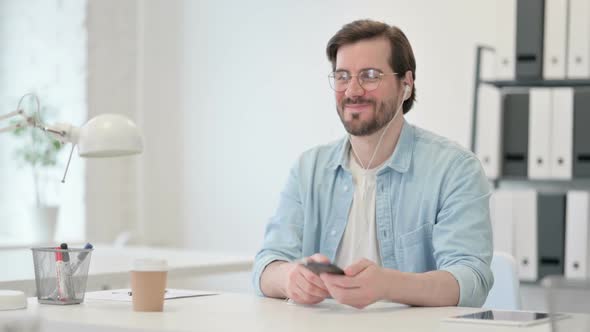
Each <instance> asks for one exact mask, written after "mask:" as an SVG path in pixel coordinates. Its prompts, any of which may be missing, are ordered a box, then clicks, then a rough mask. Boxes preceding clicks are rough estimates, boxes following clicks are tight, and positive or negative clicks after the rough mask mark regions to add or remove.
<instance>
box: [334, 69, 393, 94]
mask: <svg viewBox="0 0 590 332" xmlns="http://www.w3.org/2000/svg"><path fill="white" fill-rule="evenodd" d="M369 70H374V71H376V72H378V73H379V82H377V85H376V86H375V87H374V88H372V89H367V88H365V87H364V86H363V83H362V82H361V80H360V78H359V77H360V76H361V73H362V72H366V71H369ZM338 72H345V73H349V72H348V71H346V70H336V71H333V72H331V73H330V74H328V84H329V85H330V88H332V90H334V91H336V92H344V91H346V90H348V88H349V87H350V82H352V79H353V78H354V77H356V82H357V83H358V85H359V86H360V87H361V89H363V91H374V90H377V89H378V88H379V85H381V81H383V76H397V75H398V74H399V73H396V72H392V73H384V72H382V71H381V70H380V69H376V68H367V69H363V70H361V71H359V73H358V74H356V75H350V80H349V81H348V83H347V84H346V85H345V86H344V89H342V90H337V89H336V86H335V85H336V84H332V83H333V82H334V76H335V75H336V73H338Z"/></svg>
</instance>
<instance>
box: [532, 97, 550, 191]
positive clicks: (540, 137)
mask: <svg viewBox="0 0 590 332" xmlns="http://www.w3.org/2000/svg"><path fill="white" fill-rule="evenodd" d="M529 93H530V95H529V96H530V103H529V158H528V160H529V163H528V176H529V178H531V179H548V178H550V177H551V170H550V167H549V166H550V147H551V141H552V137H551V136H552V135H551V129H552V128H551V113H552V112H551V109H552V98H551V89H550V88H531V89H530V90H529Z"/></svg>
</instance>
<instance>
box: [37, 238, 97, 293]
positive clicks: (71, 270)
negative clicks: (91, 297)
mask: <svg viewBox="0 0 590 332" xmlns="http://www.w3.org/2000/svg"><path fill="white" fill-rule="evenodd" d="M31 250H32V251H33V264H34V266H35V284H36V285H37V299H38V300H39V303H44V304H78V303H82V302H83V301H84V293H85V292H86V281H87V279H88V268H89V266H90V256H91V254H92V249H75V248H72V249H57V248H31Z"/></svg>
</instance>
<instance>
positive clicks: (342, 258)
mask: <svg viewBox="0 0 590 332" xmlns="http://www.w3.org/2000/svg"><path fill="white" fill-rule="evenodd" d="M348 160H349V168H350V171H351V172H352V182H353V183H354V197H353V200H352V206H351V207H350V212H349V214H348V223H347V224H346V230H345V231H344V235H343V237H342V240H341V241H340V246H339V247H338V251H337V252H336V259H335V261H334V263H335V264H336V265H338V266H339V267H341V268H346V267H347V266H349V265H350V264H352V263H354V262H356V261H358V260H359V259H361V258H367V259H368V260H371V261H373V262H375V263H377V264H378V265H381V257H380V255H379V243H378V241H377V232H376V230H375V228H376V226H375V195H376V190H375V188H376V182H377V172H378V171H379V169H381V166H377V167H375V168H372V169H369V170H364V169H363V168H362V167H361V166H360V165H359V164H358V163H357V162H356V160H355V158H354V156H353V155H352V150H350V153H349V157H348Z"/></svg>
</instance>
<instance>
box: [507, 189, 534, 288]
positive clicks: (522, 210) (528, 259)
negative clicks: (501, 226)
mask: <svg viewBox="0 0 590 332" xmlns="http://www.w3.org/2000/svg"><path fill="white" fill-rule="evenodd" d="M512 197H513V204H514V205H513V207H514V209H513V218H514V219H513V220H514V233H515V236H516V238H518V241H516V243H515V247H514V257H515V259H516V263H517V267H518V276H519V278H520V280H523V281H536V280H537V277H538V246H537V240H538V238H537V192H536V191H534V190H521V191H514V192H513V193H512Z"/></svg>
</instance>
